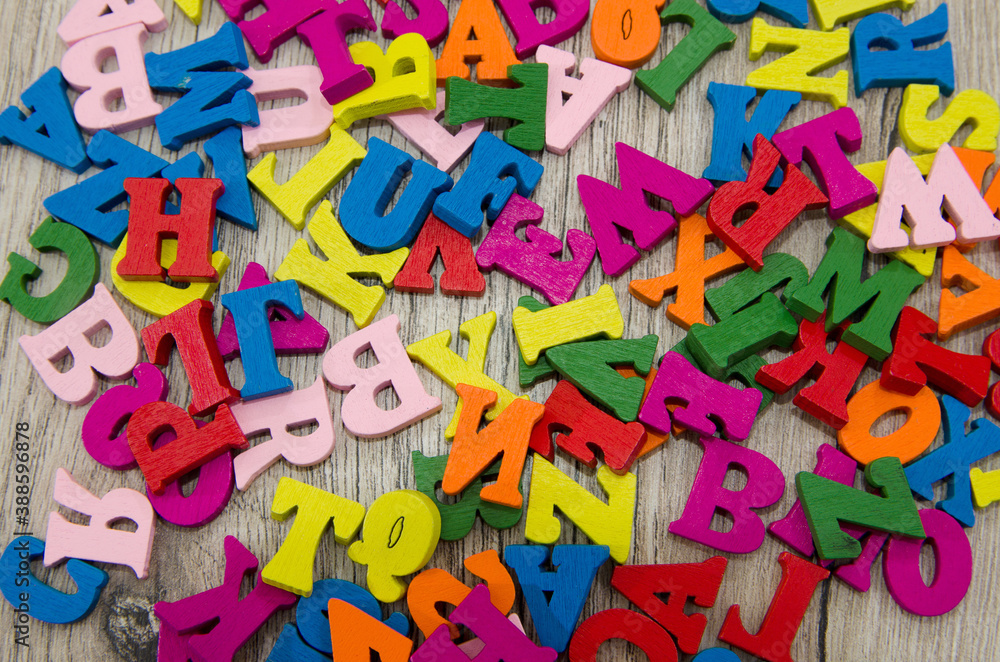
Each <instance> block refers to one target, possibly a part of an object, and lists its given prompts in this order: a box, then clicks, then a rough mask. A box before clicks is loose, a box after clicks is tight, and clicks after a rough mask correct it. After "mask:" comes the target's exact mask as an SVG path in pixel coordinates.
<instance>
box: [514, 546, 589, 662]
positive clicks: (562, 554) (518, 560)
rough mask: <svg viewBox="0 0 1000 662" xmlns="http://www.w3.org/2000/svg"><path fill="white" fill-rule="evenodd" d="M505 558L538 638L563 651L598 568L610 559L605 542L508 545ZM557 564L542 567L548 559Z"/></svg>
mask: <svg viewBox="0 0 1000 662" xmlns="http://www.w3.org/2000/svg"><path fill="white" fill-rule="evenodd" d="M503 556H504V561H505V562H506V563H507V565H509V566H510V567H511V568H513V569H514V572H515V573H517V583H518V584H520V586H521V591H522V592H523V594H524V601H525V603H526V604H527V606H528V611H529V612H530V613H531V621H532V624H533V625H534V626H535V632H537V633H538V640H539V642H541V644H542V645H543V646H548V647H550V648H553V649H555V650H556V651H559V652H562V651H564V650H566V647H567V646H569V638H570V635H572V634H573V630H575V629H576V623H577V621H579V620H580V614H581V613H582V612H583V606H584V603H586V601H587V597H588V596H589V595H590V587H591V585H592V584H593V583H594V578H595V577H596V576H597V571H598V570H599V569H600V567H601V566H602V565H604V562H605V561H607V560H608V548H607V547H605V546H603V545H556V546H555V547H553V548H552V558H551V559H549V550H548V548H547V547H544V546H541V545H507V546H506V547H504V550H503ZM547 561H548V562H549V563H551V565H552V566H553V567H554V568H555V570H552V571H546V570H543V569H542V567H543V566H544V565H545V564H546V562H547Z"/></svg>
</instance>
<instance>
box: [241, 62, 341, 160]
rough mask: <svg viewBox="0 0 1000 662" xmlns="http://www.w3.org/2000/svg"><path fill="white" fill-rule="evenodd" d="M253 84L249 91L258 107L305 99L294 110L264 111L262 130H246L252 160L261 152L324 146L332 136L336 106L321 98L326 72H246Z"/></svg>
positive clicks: (284, 69) (308, 66) (261, 112)
mask: <svg viewBox="0 0 1000 662" xmlns="http://www.w3.org/2000/svg"><path fill="white" fill-rule="evenodd" d="M243 74H244V75H246V76H248V77H249V78H250V79H251V80H252V81H253V84H252V85H251V86H250V87H248V88H247V92H249V93H250V94H252V95H253V96H254V98H255V99H256V100H257V103H263V102H266V101H274V100H276V99H290V98H295V99H303V101H302V103H299V104H297V105H294V106H282V107H278V108H271V109H269V110H260V109H259V108H258V115H259V116H260V124H259V125H258V126H246V125H244V126H243V129H242V131H243V151H244V152H246V155H247V156H249V157H250V158H256V157H258V156H260V155H261V152H273V151H276V150H279V149H287V148H289V147H306V146H308V145H315V144H316V143H321V142H323V141H324V140H325V139H326V138H327V136H329V135H330V124H331V123H332V122H333V114H332V111H333V106H331V105H330V104H329V103H327V101H326V99H324V98H323V95H322V94H320V91H319V86H320V84H321V83H322V82H323V72H322V71H320V68H319V67H317V66H314V65H311V64H304V65H299V66H297V67H282V68H280V69H253V68H252V67H248V68H247V69H245V70H244V71H243Z"/></svg>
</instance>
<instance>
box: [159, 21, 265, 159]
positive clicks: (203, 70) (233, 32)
mask: <svg viewBox="0 0 1000 662" xmlns="http://www.w3.org/2000/svg"><path fill="white" fill-rule="evenodd" d="M145 61H146V73H147V75H148V76H149V85H150V87H152V88H153V89H154V90H156V91H158V92H178V93H180V94H182V95H183V96H182V97H181V98H180V99H178V100H177V101H174V103H172V104H171V105H170V106H169V107H167V109H166V110H164V111H163V112H162V113H160V114H159V115H157V116H156V130H157V131H158V132H159V134H160V143H161V144H162V145H163V146H164V147H166V148H167V149H174V150H177V149H180V148H181V146H183V145H184V143H186V142H189V141H191V140H194V139H195V138H200V137H202V136H204V135H207V134H210V133H215V132H216V131H218V130H219V129H222V128H224V127H227V126H239V125H241V124H249V125H251V126H256V125H258V124H260V115H259V113H258V112H257V102H256V101H255V100H254V97H253V95H252V94H250V92H248V91H247V88H248V87H250V85H252V84H253V80H251V79H250V78H249V77H248V76H244V75H243V74H242V73H240V72H239V71H228V70H226V69H228V68H229V67H235V68H236V69H246V68H247V67H248V66H249V62H248V60H247V51H246V48H244V46H243V38H242V35H240V31H239V29H238V28H237V27H236V24H235V23H232V22H227V23H223V24H222V27H221V28H219V30H218V32H216V33H215V34H214V35H213V36H211V37H208V38H207V39H202V40H201V41H198V42H195V43H193V44H190V45H188V46H185V47H183V48H180V49H178V50H175V51H171V52H169V53H147V54H146V59H145Z"/></svg>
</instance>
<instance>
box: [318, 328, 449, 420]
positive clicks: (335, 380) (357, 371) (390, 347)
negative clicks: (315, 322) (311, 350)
mask: <svg viewBox="0 0 1000 662" xmlns="http://www.w3.org/2000/svg"><path fill="white" fill-rule="evenodd" d="M399 329H400V321H399V317H397V316H396V315H390V316H389V317H386V318H385V319H383V320H379V321H378V322H375V323H374V324H372V325H371V326H369V327H367V328H364V329H362V330H360V331H356V332H354V333H352V334H351V335H349V336H348V337H346V338H344V339H343V340H341V341H340V342H338V343H337V344H336V345H334V346H333V347H331V348H330V351H328V352H327V353H326V356H324V357H323V375H324V376H325V377H326V380H327V381H328V382H329V383H330V385H331V386H333V387H334V388H335V389H338V390H340V391H349V393H347V394H346V395H345V396H344V399H343V403H342V404H341V408H340V419H341V422H342V423H343V424H344V427H346V428H347V429H348V430H350V431H351V432H353V433H354V434H356V435H357V436H359V437H384V436H386V435H389V434H392V433H393V432H396V431H397V430H401V429H403V428H404V427H407V426H409V425H413V424H414V423H416V422H417V421H419V420H421V419H424V418H426V417H428V416H430V415H431V414H433V413H435V412H437V411H439V410H440V409H441V400H439V399H438V398H435V397H433V396H431V395H428V394H427V391H425V390H424V386H423V384H421V383H420V378H419V377H418V376H417V371H416V370H414V368H413V364H412V363H411V362H410V359H409V357H408V356H407V355H406V350H405V349H404V348H403V343H402V342H400V340H399ZM368 350H371V351H372V353H374V354H375V358H376V359H377V360H378V363H377V364H376V365H373V366H371V367H369V368H361V367H358V364H357V359H358V357H359V356H361V355H362V354H364V353H365V352H366V351H368ZM386 388H391V389H392V390H393V391H394V392H395V393H396V396H397V397H398V398H399V405H398V406H396V407H395V408H394V409H390V410H385V409H384V408H382V407H380V406H379V404H378V403H377V402H376V401H375V396H376V395H378V394H379V393H380V392H381V391H382V390H384V389H386Z"/></svg>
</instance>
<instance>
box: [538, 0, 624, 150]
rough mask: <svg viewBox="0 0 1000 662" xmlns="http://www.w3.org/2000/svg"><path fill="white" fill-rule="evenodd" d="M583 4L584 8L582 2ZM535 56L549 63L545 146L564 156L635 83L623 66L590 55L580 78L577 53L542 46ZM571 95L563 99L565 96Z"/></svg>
mask: <svg viewBox="0 0 1000 662" xmlns="http://www.w3.org/2000/svg"><path fill="white" fill-rule="evenodd" d="M580 6H581V7H585V6H586V5H584V4H583V3H580ZM535 59H536V60H538V61H539V62H542V63H544V64H547V65H549V81H548V92H547V98H546V102H545V149H547V150H548V151H550V152H552V153H553V154H559V155H560V156H562V155H563V154H565V153H566V152H568V151H569V149H570V147H572V146H573V144H574V143H576V141H577V140H579V139H580V136H581V135H583V132H584V131H586V130H587V127H589V126H590V125H591V123H593V121H594V120H595V119H596V118H597V116H598V115H599V114H600V112H601V111H602V110H603V109H604V107H605V106H606V105H608V103H610V101H611V99H612V98H614V96H615V95H616V94H620V93H622V92H624V91H625V90H626V89H627V88H628V86H629V83H631V82H632V73H631V72H630V71H629V70H628V69H626V68H624V67H618V66H615V65H613V64H609V63H607V62H601V61H600V60H595V59H594V58H591V57H588V58H584V60H583V61H582V62H581V63H580V77H579V78H573V77H572V76H571V75H570V74H572V73H573V70H574V69H575V68H576V56H574V55H573V54H572V53H570V52H568V51H561V50H559V49H557V48H552V47H551V46H544V45H543V46H539V47H538V52H537V53H536V54H535ZM567 94H568V95H570V97H569V99H567V100H565V101H564V98H565V95H567Z"/></svg>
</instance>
